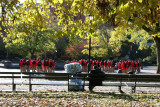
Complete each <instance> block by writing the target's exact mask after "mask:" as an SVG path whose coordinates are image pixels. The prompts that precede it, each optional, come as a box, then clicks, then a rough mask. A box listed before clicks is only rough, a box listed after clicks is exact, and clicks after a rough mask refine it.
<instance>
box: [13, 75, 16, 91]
mask: <svg viewBox="0 0 160 107" xmlns="http://www.w3.org/2000/svg"><path fill="white" fill-rule="evenodd" d="M12 91H16V84H14V74H12Z"/></svg>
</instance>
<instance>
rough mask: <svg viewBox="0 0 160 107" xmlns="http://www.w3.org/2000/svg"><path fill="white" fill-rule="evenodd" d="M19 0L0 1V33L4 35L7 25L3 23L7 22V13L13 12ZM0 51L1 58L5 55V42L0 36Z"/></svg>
mask: <svg viewBox="0 0 160 107" xmlns="http://www.w3.org/2000/svg"><path fill="white" fill-rule="evenodd" d="M18 3H19V0H1V1H0V35H2V36H6V32H5V29H7V26H6V24H5V23H7V22H8V18H7V15H6V14H7V13H13V12H14V11H15V9H16V8H18V7H19V6H18V5H17V4H18ZM0 53H1V58H4V55H5V43H4V42H3V38H2V37H0Z"/></svg>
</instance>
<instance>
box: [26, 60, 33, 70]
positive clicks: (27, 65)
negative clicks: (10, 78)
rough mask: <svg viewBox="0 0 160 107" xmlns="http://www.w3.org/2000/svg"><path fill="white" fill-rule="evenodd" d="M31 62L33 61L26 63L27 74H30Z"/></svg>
mask: <svg viewBox="0 0 160 107" xmlns="http://www.w3.org/2000/svg"><path fill="white" fill-rule="evenodd" d="M31 62H32V61H31V59H30V58H29V59H28V60H27V61H26V71H27V72H30V69H31V65H32V63H31Z"/></svg>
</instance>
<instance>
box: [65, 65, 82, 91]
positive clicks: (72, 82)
mask: <svg viewBox="0 0 160 107" xmlns="http://www.w3.org/2000/svg"><path fill="white" fill-rule="evenodd" d="M64 69H65V71H66V72H67V73H71V74H73V75H71V77H75V78H76V79H69V91H80V90H82V79H78V76H77V73H80V72H81V71H82V66H81V65H80V64H79V63H70V64H65V66H64Z"/></svg>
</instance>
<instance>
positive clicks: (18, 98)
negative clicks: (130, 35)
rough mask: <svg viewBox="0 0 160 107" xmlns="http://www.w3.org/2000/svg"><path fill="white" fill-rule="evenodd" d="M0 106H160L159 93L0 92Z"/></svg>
mask: <svg viewBox="0 0 160 107" xmlns="http://www.w3.org/2000/svg"><path fill="white" fill-rule="evenodd" d="M0 106H54V107H56V106H57V107H71V106H72V107H75V106H76V107H111V106H112V107H159V106H160V94H159V93H154V94H150V93H134V94H120V93H103V92H95V93H89V92H65V91H62V92H56V91H55V92H50V91H48V92H0Z"/></svg>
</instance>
